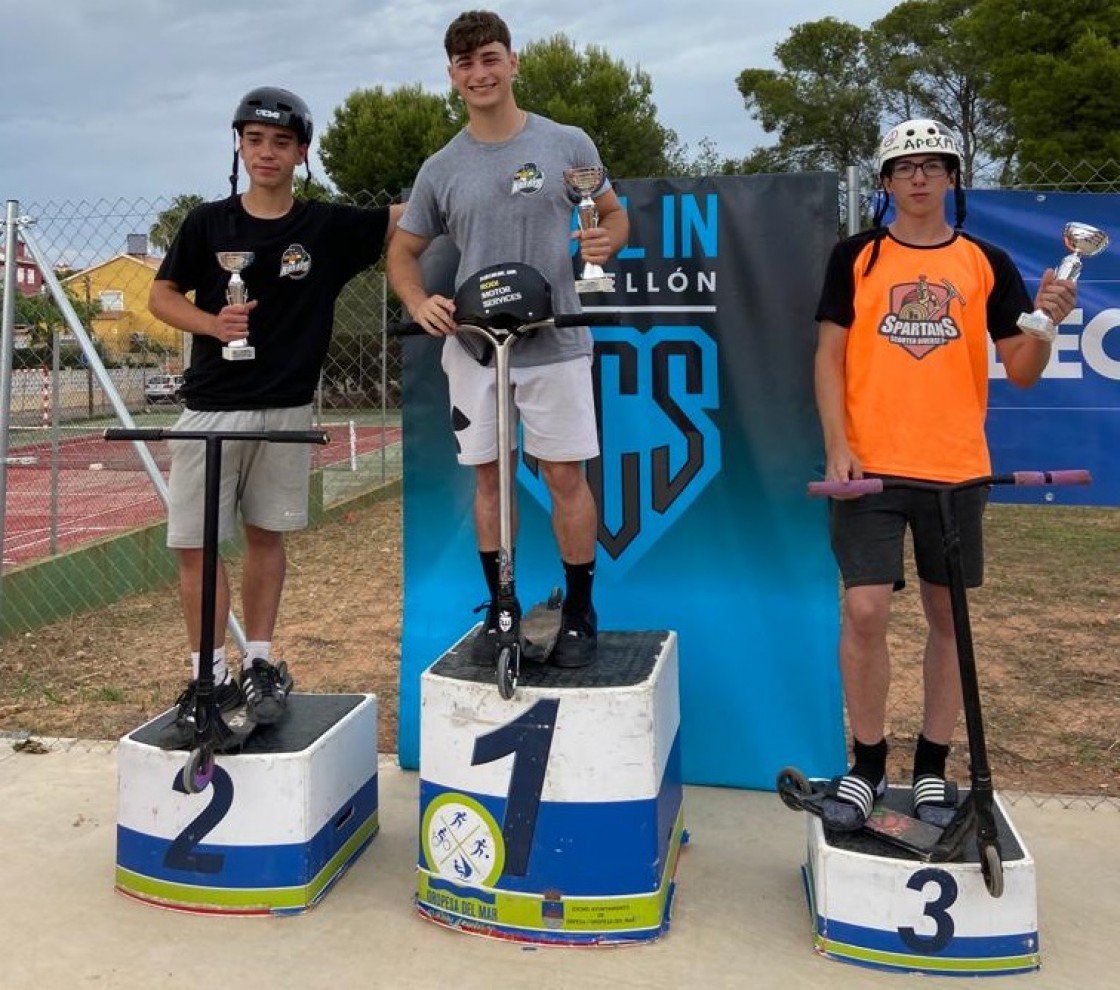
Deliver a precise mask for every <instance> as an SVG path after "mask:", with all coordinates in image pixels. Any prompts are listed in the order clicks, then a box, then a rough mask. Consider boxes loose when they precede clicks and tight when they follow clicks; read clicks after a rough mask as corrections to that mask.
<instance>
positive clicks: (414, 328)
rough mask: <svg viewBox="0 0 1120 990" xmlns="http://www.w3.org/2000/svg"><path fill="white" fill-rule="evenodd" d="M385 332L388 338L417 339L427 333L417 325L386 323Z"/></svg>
mask: <svg viewBox="0 0 1120 990" xmlns="http://www.w3.org/2000/svg"><path fill="white" fill-rule="evenodd" d="M385 332H386V333H387V334H388V335H389V336H390V337H419V336H422V335H424V334H426V333H427V332H428V331H427V330H425V329H424V328H423V327H422V326H420V324H419V323H386V324H385Z"/></svg>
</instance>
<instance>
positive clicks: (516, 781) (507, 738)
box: [471, 698, 560, 877]
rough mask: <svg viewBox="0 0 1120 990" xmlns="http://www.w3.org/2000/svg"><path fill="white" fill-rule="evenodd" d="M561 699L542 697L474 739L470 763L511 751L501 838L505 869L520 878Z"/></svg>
mask: <svg viewBox="0 0 1120 990" xmlns="http://www.w3.org/2000/svg"><path fill="white" fill-rule="evenodd" d="M559 708H560V699H559V698H544V699H542V700H540V701H538V702H537V703H536V704H535V705H533V707H532V708H529V709H527V710H526V711H524V712H522V713H521V714H520V715H518V716H517V718H515V719H514V720H513V721H512V722H508V723H506V724H505V725H503V726H501V727H500V728H497V729H495V730H494V731H493V732H488V733H486V735H484V736H479V737H478V738H477V739H476V740H475V742H474V753H473V755H472V756H471V766H479V765H481V764H484V763H493V762H494V761H495V760H500V759H502V758H503V757H505V756H509V755H510V754H511V753H512V754H513V772H512V773H511V774H510V775H509V787H508V788H507V790H506V814H505V818H504V820H503V821H502V841H503V842H504V843H505V847H506V863H505V869H504V870H503V872H504V873H506V874H508V875H509V876H512V877H523V876H525V874H526V873H527V872H528V870H529V853H530V852H531V851H532V848H533V833H534V832H535V831H536V828H537V812H538V811H539V810H540V805H541V791H542V789H543V788H544V774H545V770H546V769H547V768H548V753H549V750H550V749H551V748H552V737H553V735H554V733H555V732H556V713H557V711H558V710H559Z"/></svg>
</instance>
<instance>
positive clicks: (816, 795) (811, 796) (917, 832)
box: [778, 770, 945, 862]
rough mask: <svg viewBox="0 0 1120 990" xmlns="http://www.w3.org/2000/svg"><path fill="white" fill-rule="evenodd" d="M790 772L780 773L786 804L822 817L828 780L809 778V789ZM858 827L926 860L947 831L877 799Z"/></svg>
mask: <svg viewBox="0 0 1120 990" xmlns="http://www.w3.org/2000/svg"><path fill="white" fill-rule="evenodd" d="M789 773H790V771H788V770H787V771H783V773H782V774H781V775H779V783H778V795H779V797H781V799H782V801H783V802H784V803H785V804H786V805H787V807H790V808H796V809H799V810H801V811H807V812H809V813H810V814H813V815H816V816H817V817H818V818H819V817H820V815H821V804H822V802H823V801H824V798H825V789H826V787H827V783H826V782H824V781H820V780H813V781H807V782H806V783H807V784H808V787H809V790H804V789H801V788H799V787H797V786H794V783H793V780H794V779H799V780H802V781H804V778H803V777H800V775H798V776H797V778H790V779H787V775H788V774H789ZM826 830H827V831H828V832H829V834H847V833H833V832H832V830H829V829H827V826H826ZM855 831H856V832H863V833H865V834H868V835H872V836H875V837H877V838H879V839H882V840H883V841H884V842H888V843H890V844H891V845H892V846H895V847H896V848H899V849H902V850H903V851H905V852H907V853H909V854H910V855H911V856H914V857H915V858H917V859H919V860H922V861H923V862H929V861H930V860H931V859H932V858H933V856H934V855H935V852H936V850H937V847H938V845H939V844H940V842H941V840H942V837H943V836H944V834H945V833H944V829H941V828H938V827H937V826H936V825H930V824H929V823H928V822H923V821H922V820H921V819H919V818H915V817H914V816H913V815H908V814H906V813H905V812H902V811H899V810H897V809H896V808H891V807H889V806H888V805H886V804H884V803H883V802H881V801H880V802H876V804H875V806H874V807H873V808H872V809H871V814H870V815H869V816H868V818H867V821H865V822H864V823H863V825H862V826H861V827H860V828H859V829H856V830H855Z"/></svg>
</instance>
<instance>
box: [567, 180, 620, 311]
mask: <svg viewBox="0 0 1120 990" xmlns="http://www.w3.org/2000/svg"><path fill="white" fill-rule="evenodd" d="M606 174H607V173H606V169H604V168H603V166H602V165H581V166H580V167H578V168H566V169H564V181H565V182H566V183H567V184H568V188H569V189H571V190H572V192H574V193H576V194H577V195H578V196H579V197H580V199H579V205H578V206H577V207H576V211H577V213H578V215H579V229H580V230H590V229H591V228H592V227H597V226H598V225H599V211H598V210H597V209H596V208H595V201H594V200H593V199H592V198H591V194H592V193H593V192H595V190H596V189H598V188H599V187H600V186H601V185H602V184H603V179H604V178H606ZM576 291H577V292H613V291H614V276H613V275H608V274H607V273H606V272H605V271H603V269H602V268H601V267H600V266H599V265H592V264H591V263H590V262H589V263H587V264H585V265H584V266H583V274H582V276H581V277H580V278H578V279H576Z"/></svg>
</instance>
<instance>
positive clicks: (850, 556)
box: [828, 487, 988, 591]
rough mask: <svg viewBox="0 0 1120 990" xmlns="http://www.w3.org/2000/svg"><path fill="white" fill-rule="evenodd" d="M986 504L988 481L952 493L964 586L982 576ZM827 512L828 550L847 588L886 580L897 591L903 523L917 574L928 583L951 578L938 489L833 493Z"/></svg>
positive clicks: (903, 576)
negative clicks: (859, 494) (848, 495)
mask: <svg viewBox="0 0 1120 990" xmlns="http://www.w3.org/2000/svg"><path fill="white" fill-rule="evenodd" d="M987 504H988V488H986V487H984V488H966V489H963V490H962V491H959V492H955V493H954V495H953V507H954V515H955V517H956V521H957V528H958V530H959V531H960V540H961V563H962V565H963V569H964V583H965V587H967V588H978V587H979V586H980V585H981V584H983V581H984V535H983V517H984V507H985V506H986V505H987ZM828 518H829V532H830V534H831V537H832V552H833V554H834V555H835V557H836V563H837V564H838V565H839V566H840V576H841V577H842V578H843V580H844V587H845V588H851V587H855V586H857V585H868V584H890V585H893V586H894V589H895V590H896V591H898V590H899V589H901V588H903V587H904V586H905V585H906V574H905V571H904V568H903V540H904V539H905V536H906V528H907V526H909V527H910V533H911V537H912V539H913V542H914V559H915V562H916V564H917V568H918V577H920V578H921V579H922V580H923V581H928V582H930V583H931V584H941V585H947V584H948V583H949V570H948V566H947V564H946V562H945V543H944V539H943V537H942V533H941V514H940V512H939V511H938V508H937V495H936V493H934V492H928V491H915V490H913V489H910V488H888V489H886V490H884V491H882V492H879V493H878V494H875V495H864V496H863V497H862V498H854V499H835V498H834V499H830V500H829V513H828Z"/></svg>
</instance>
